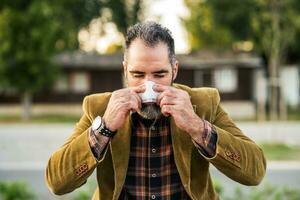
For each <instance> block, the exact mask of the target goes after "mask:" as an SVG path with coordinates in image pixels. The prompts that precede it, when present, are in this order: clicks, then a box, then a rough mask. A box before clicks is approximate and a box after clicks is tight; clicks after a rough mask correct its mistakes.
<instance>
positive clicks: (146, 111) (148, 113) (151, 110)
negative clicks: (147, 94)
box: [138, 103, 162, 119]
mask: <svg viewBox="0 0 300 200" xmlns="http://www.w3.org/2000/svg"><path fill="white" fill-rule="evenodd" d="M138 113H139V114H140V115H141V116H142V117H143V118H145V119H157V118H159V117H160V116H161V115H162V113H161V108H160V106H158V105H157V104H156V103H150V104H149V103H143V104H142V107H141V109H140V111H139V112H138Z"/></svg>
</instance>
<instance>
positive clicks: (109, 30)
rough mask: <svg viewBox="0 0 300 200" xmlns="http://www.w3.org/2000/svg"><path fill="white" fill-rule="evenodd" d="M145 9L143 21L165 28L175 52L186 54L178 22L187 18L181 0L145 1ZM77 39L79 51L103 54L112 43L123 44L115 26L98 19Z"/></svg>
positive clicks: (185, 39)
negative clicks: (170, 37)
mask: <svg viewBox="0 0 300 200" xmlns="http://www.w3.org/2000/svg"><path fill="white" fill-rule="evenodd" d="M145 7H146V8H147V9H146V11H145V13H144V17H145V20H152V21H156V22H159V23H161V24H162V25H163V26H165V27H167V28H168V29H169V30H170V31H171V32H172V35H173V37H174V40H175V52H176V53H177V54H182V53H188V52H189V46H188V43H187V33H186V31H185V30H184V28H183V26H182V24H181V22H180V18H182V17H187V16H188V10H187V9H186V8H185V6H184V2H183V0H147V1H145ZM108 15H109V14H108ZM100 26H102V27H103V29H104V30H105V33H104V34H103V33H102V34H101V32H100V29H99V27H100ZM78 39H79V42H80V46H81V49H83V50H85V51H93V50H96V51H97V52H99V53H105V52H106V50H107V47H108V46H109V45H110V44H111V43H113V42H114V43H119V44H122V43H123V41H122V36H121V35H120V33H118V32H117V29H116V26H115V25H114V24H113V23H103V22H101V20H99V19H98V20H94V21H92V23H91V25H90V28H89V30H81V31H80V33H79V36H78Z"/></svg>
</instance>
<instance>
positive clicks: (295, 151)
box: [260, 143, 300, 160]
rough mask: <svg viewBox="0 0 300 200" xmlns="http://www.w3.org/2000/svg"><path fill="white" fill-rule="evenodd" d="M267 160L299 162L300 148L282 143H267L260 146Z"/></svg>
mask: <svg viewBox="0 0 300 200" xmlns="http://www.w3.org/2000/svg"><path fill="white" fill-rule="evenodd" d="M260 147H261V148H262V150H263V152H264V154H265V156H266V158H267V160H299V159H300V147H297V146H289V145H286V144H281V143H265V144H262V145H260Z"/></svg>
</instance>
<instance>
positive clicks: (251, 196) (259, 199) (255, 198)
mask: <svg viewBox="0 0 300 200" xmlns="http://www.w3.org/2000/svg"><path fill="white" fill-rule="evenodd" d="M221 196H222V195H221ZM223 199H224V200H236V199H245V200H298V199H300V190H298V189H290V188H288V187H278V186H274V185H269V184H266V185H264V187H263V188H261V189H258V188H254V189H252V190H251V191H250V192H243V191H242V190H241V189H239V188H236V189H235V192H234V194H233V195H232V196H229V197H224V198H223Z"/></svg>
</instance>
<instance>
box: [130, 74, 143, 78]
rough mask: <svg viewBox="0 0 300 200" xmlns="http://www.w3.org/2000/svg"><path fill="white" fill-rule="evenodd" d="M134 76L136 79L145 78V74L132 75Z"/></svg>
mask: <svg viewBox="0 0 300 200" xmlns="http://www.w3.org/2000/svg"><path fill="white" fill-rule="evenodd" d="M132 76H133V77H135V78H143V77H144V74H132Z"/></svg>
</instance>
